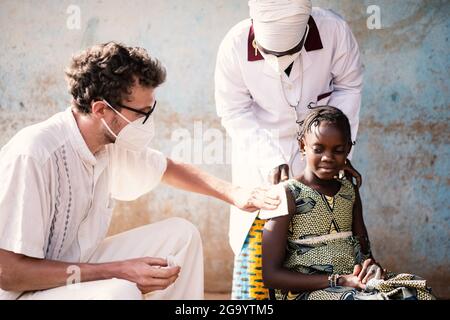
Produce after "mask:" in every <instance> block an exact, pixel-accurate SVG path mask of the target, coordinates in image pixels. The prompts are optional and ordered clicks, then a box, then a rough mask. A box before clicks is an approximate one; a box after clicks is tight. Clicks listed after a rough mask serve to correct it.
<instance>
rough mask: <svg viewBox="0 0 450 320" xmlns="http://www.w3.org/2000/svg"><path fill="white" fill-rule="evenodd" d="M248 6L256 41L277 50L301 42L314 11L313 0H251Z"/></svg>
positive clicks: (284, 49) (280, 50) (282, 50)
mask: <svg viewBox="0 0 450 320" xmlns="http://www.w3.org/2000/svg"><path fill="white" fill-rule="evenodd" d="M248 6H249V9H250V17H251V18H252V20H253V29H254V31H255V39H256V42H258V44H259V45H261V46H262V47H263V48H265V49H267V50H270V51H275V52H284V51H287V50H289V49H292V48H294V47H295V45H297V44H298V43H299V42H300V39H301V38H299V37H301V36H302V35H303V34H304V33H305V30H306V26H307V24H308V20H309V18H310V15H311V11H312V4H311V0H250V1H249V2H248Z"/></svg>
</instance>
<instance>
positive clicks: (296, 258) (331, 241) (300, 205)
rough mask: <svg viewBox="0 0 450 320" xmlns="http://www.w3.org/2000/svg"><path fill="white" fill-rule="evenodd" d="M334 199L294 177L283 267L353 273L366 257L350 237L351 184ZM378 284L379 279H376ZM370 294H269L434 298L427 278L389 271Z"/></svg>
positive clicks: (344, 290)
mask: <svg viewBox="0 0 450 320" xmlns="http://www.w3.org/2000/svg"><path fill="white" fill-rule="evenodd" d="M340 182H341V187H340V190H339V191H338V192H337V193H336V195H335V196H334V197H329V196H326V195H323V194H321V193H319V192H318V191H316V190H314V189H312V188H310V187H308V186H306V185H304V184H302V183H301V182H299V181H297V180H294V179H291V180H289V181H287V182H286V187H287V190H288V191H289V192H290V193H291V194H292V196H293V198H294V199H295V206H296V209H295V214H294V215H293V217H292V220H291V222H290V224H289V230H288V237H287V239H288V240H287V248H286V257H285V262H284V266H285V267H286V268H288V269H290V270H292V271H296V272H299V273H303V274H328V275H330V274H351V273H352V272H353V268H354V265H355V264H360V263H362V262H363V261H364V260H365V259H366V258H367V257H365V256H364V255H363V254H362V253H361V250H360V245H359V241H358V239H357V238H356V237H354V236H353V235H352V218H353V204H354V202H355V189H354V186H353V184H352V183H351V182H350V181H348V180H340ZM374 280H375V279H374ZM368 287H370V290H366V291H365V292H361V291H357V290H356V289H354V288H349V287H335V288H327V289H323V290H316V291H311V292H286V291H283V290H278V289H275V290H272V289H271V290H270V298H271V299H278V300H340V299H350V300H354V299H364V300H366V299H367V300H370V299H433V296H432V295H431V294H430V289H428V288H427V287H426V283H425V280H422V279H420V278H419V277H417V276H414V275H409V274H399V275H397V274H394V273H388V274H387V276H386V278H385V280H379V281H372V282H371V286H368Z"/></svg>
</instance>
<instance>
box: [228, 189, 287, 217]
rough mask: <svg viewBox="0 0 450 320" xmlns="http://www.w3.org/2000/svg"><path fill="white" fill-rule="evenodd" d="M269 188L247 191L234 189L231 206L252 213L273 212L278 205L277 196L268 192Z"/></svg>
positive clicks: (278, 199)
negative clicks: (260, 210)
mask: <svg viewBox="0 0 450 320" xmlns="http://www.w3.org/2000/svg"><path fill="white" fill-rule="evenodd" d="M269 190H270V189H269V188H264V187H259V188H254V189H247V188H242V187H236V188H235V189H234V191H233V196H232V197H233V204H234V205H235V206H236V207H238V208H239V209H241V210H244V211H248V212H254V211H256V210H259V209H266V210H275V209H276V208H277V207H278V205H279V204H280V202H281V201H280V198H279V196H278V195H274V194H273V192H272V193H271V192H269Z"/></svg>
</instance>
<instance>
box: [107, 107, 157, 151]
mask: <svg viewBox="0 0 450 320" xmlns="http://www.w3.org/2000/svg"><path fill="white" fill-rule="evenodd" d="M103 102H104V103H106V105H107V106H108V107H110V108H111V109H112V110H113V111H114V112H115V113H117V115H118V116H119V117H121V118H122V119H123V120H125V121H126V122H128V124H127V125H126V126H125V127H124V128H123V129H122V130H121V131H120V132H119V134H118V135H116V134H115V133H114V132H113V131H112V130H111V128H110V127H109V126H108V125H107V124H106V121H105V120H104V119H101V121H102V122H103V125H104V126H105V127H106V129H107V130H108V131H109V133H111V134H112V135H113V136H114V137H115V138H116V141H115V142H114V143H115V144H116V145H119V146H121V147H123V148H125V149H128V150H131V151H137V152H139V151H142V150H144V149H145V148H146V147H147V146H148V145H149V143H150V141H151V140H152V139H153V137H154V136H155V127H154V123H153V117H152V116H150V117H149V118H148V119H147V121H146V122H145V123H144V124H142V122H143V119H142V118H139V119H136V120H135V121H133V122H132V121H130V120H128V119H127V118H125V117H124V116H123V115H122V114H121V113H120V112H118V111H117V110H116V109H114V108H113V107H111V105H110V104H109V103H108V102H107V101H105V100H103Z"/></svg>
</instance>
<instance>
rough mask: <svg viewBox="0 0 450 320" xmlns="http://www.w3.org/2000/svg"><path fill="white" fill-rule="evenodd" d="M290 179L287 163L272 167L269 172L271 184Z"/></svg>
mask: <svg viewBox="0 0 450 320" xmlns="http://www.w3.org/2000/svg"><path fill="white" fill-rule="evenodd" d="M288 179H289V166H288V165H287V164H281V165H279V166H278V167H276V168H274V169H272V171H271V172H270V174H269V182H270V183H271V184H279V183H280V182H283V181H286V180H288Z"/></svg>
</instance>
